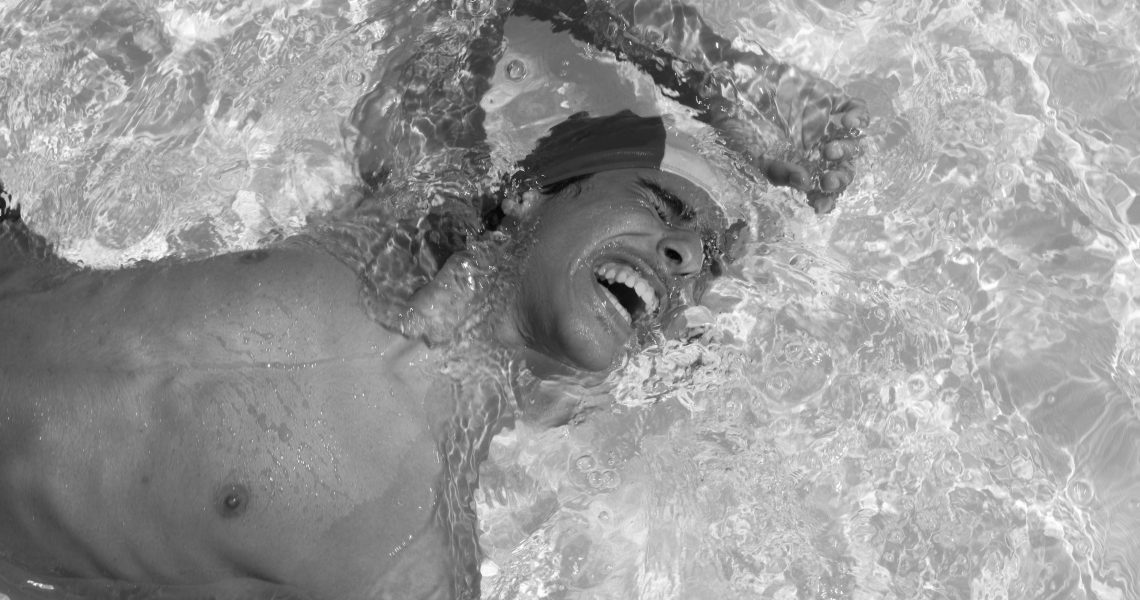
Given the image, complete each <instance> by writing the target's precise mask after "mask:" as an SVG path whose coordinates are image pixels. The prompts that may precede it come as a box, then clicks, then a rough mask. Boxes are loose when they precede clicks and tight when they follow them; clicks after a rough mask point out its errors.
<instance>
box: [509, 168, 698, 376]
mask: <svg viewBox="0 0 1140 600" xmlns="http://www.w3.org/2000/svg"><path fill="white" fill-rule="evenodd" d="M685 187H686V186H685V184H684V182H683V180H680V179H679V178H677V177H676V176H673V175H669V174H666V173H662V172H660V171H657V170H655V169H624V170H616V171H607V172H603V173H599V174H596V175H594V176H592V177H590V178H588V179H586V180H585V181H583V182H581V183H580V184H579V185H571V186H569V187H568V188H567V189H565V190H563V191H562V192H560V193H558V194H557V195H555V196H552V197H550V198H548V199H546V200H545V201H543V202H542V203H541V204H540V205H539V206H536V207H535V208H534V209H533V210H532V211H530V212H529V213H528V215H527V217H526V218H525V221H526V223H527V224H529V225H530V226H531V227H533V230H532V235H533V238H532V240H531V244H530V245H529V252H528V253H526V255H525V256H524V257H523V258H522V263H521V267H522V269H521V272H520V277H521V279H520V282H519V295H518V298H517V304H516V305H515V314H514V317H515V325H516V327H517V329H518V331H519V333H520V335H521V336H522V339H523V342H524V343H525V344H526V345H527V346H528V347H529V348H531V349H532V350H535V351H538V352H540V353H542V354H544V355H546V356H548V357H550V358H553V359H556V360H558V361H560V362H563V363H567V364H570V365H573V366H575V367H578V368H580V369H585V370H590V371H600V370H604V369H607V368H609V367H611V366H612V365H613V364H614V363H615V361H616V360H617V359H618V357H619V356H620V354H621V352H622V350H623V348H624V347H625V345H626V343H627V342H628V341H629V339H630V337H631V336H632V335H633V332H634V328H635V327H636V326H637V325H639V324H641V323H644V322H651V321H652V320H655V319H657V318H658V316H659V315H660V314H661V313H662V312H664V311H665V310H666V309H668V308H670V307H669V306H668V304H669V303H670V298H676V297H677V291H678V290H679V289H680V288H682V287H684V286H686V285H690V284H691V283H692V282H693V280H694V279H695V277H696V276H697V275H698V274H699V273H700V271H701V268H702V266H703V264H704V258H705V257H704V249H703V244H702V240H701V236H700V234H699V233H698V231H697V223H696V222H694V221H693V220H692V218H691V214H690V213H691V211H690V210H689V209H688V207H687V205H686V204H685V197H684V196H682V195H681V194H682V193H684V192H683V189H684V188H685Z"/></svg>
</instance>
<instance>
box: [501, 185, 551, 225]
mask: <svg viewBox="0 0 1140 600" xmlns="http://www.w3.org/2000/svg"><path fill="white" fill-rule="evenodd" d="M544 198H545V196H544V195H543V193H542V192H540V191H538V190H527V191H525V192H523V193H521V194H519V195H517V196H514V197H511V198H506V199H504V200H503V205H502V207H503V214H505V215H507V216H508V217H511V218H513V219H517V220H522V219H525V218H526V217H527V215H529V214H531V213H532V212H534V208H535V207H536V206H538V205H539V204H540V203H541V202H542V201H543V199H544Z"/></svg>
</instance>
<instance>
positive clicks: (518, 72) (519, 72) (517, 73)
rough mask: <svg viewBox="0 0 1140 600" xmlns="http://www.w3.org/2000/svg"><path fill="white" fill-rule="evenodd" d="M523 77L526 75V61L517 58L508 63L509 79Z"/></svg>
mask: <svg viewBox="0 0 1140 600" xmlns="http://www.w3.org/2000/svg"><path fill="white" fill-rule="evenodd" d="M523 77H526V63H524V62H523V61H521V60H519V59H517V58H516V59H514V60H512V61H511V62H509V63H507V79H510V80H511V81H519V80H520V79H522V78H523Z"/></svg>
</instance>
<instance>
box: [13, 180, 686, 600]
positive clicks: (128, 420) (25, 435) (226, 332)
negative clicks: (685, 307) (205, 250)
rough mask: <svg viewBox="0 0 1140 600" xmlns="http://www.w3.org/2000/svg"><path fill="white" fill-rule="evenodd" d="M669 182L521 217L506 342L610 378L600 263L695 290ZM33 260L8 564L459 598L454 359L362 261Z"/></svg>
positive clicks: (317, 593)
mask: <svg viewBox="0 0 1140 600" xmlns="http://www.w3.org/2000/svg"><path fill="white" fill-rule="evenodd" d="M655 173H656V172H638V171H621V172H619V171H615V172H612V173H608V174H601V175H596V176H594V177H592V178H590V179H588V180H586V181H585V182H583V183H582V185H581V187H580V189H573V190H571V189H568V190H567V191H566V192H564V193H563V194H559V195H557V196H554V197H551V198H545V199H542V200H541V201H538V202H535V204H534V206H531V207H529V208H528V210H527V211H525V214H520V216H519V219H518V221H517V222H515V224H514V226H515V227H517V228H518V230H519V232H520V235H526V236H529V237H528V240H529V241H528V244H529V246H530V248H531V252H530V253H529V254H527V255H525V256H524V257H522V260H523V264H522V265H521V271H520V279H519V282H517V286H516V289H517V290H518V292H519V293H518V294H517V296H516V297H514V298H512V299H510V300H509V301H508V304H507V306H505V307H504V309H505V310H504V311H503V312H502V313H501V314H502V315H505V318H504V319H502V320H501V322H499V323H496V324H492V325H493V326H494V327H495V334H496V335H497V336H498V337H499V339H500V341H501V342H502V343H504V344H507V345H509V346H512V347H514V348H516V349H518V350H520V351H525V352H529V353H531V354H532V355H535V356H538V355H542V356H544V357H545V358H546V359H548V360H551V361H554V362H557V363H559V364H562V365H567V366H572V367H576V368H580V369H586V370H598V369H605V368H608V367H609V366H610V365H611V364H613V363H614V361H615V360H616V359H617V357H618V356H620V353H621V352H622V349H623V348H624V347H625V345H626V342H627V341H628V340H629V337H630V334H631V331H632V330H631V328H630V325H629V324H628V323H627V322H626V321H625V320H624V317H623V316H622V314H621V311H620V310H618V309H617V308H616V307H615V306H614V297H613V296H612V295H609V294H608V293H607V292H605V291H604V290H603V288H602V287H601V285H600V284H599V283H598V280H597V278H596V276H595V274H594V272H593V270H594V268H595V267H597V266H598V265H599V264H602V263H614V264H621V265H626V266H627V268H632V269H635V270H636V271H637V272H638V273H640V276H641V277H644V279H645V280H646V281H647V282H650V283H651V285H652V286H653V287H654V290H655V292H656V293H657V294H658V295H659V297H660V298H661V299H662V304H663V303H664V302H665V299H666V298H668V296H669V293H670V292H669V290H670V289H675V288H677V287H678V286H682V285H684V284H685V283H686V282H688V281H690V280H691V278H692V276H693V275H694V274H695V273H696V272H697V271H698V270H699V269H700V265H701V263H702V258H703V257H702V254H701V243H700V238H699V237H698V236H697V235H696V233H695V231H694V230H693V228H692V226H691V225H690V224H688V223H686V222H685V221H684V219H682V218H681V217H680V215H677V214H671V213H670V212H669V210H668V209H665V210H663V209H662V208H661V207H660V206H659V202H658V201H657V200H655V199H654V198H653V197H652V194H649V192H648V191H647V189H646V188H645V186H644V185H643V182H645V181H657V182H658V183H660V184H662V185H667V183H668V181H667V178H663V177H661V176H660V175H659V174H655ZM35 268H36V267H35V266H34V265H29V266H26V267H25V268H24V270H23V271H21V270H20V269H16V270H9V269H0V273H6V274H7V275H6V276H5V277H4V278H3V279H0V331H4V332H5V336H6V339H5V343H3V344H0V560H2V561H6V562H9V563H13V564H16V565H18V566H19V568H21V569H24V570H26V571H27V573H28V574H29V577H35V578H39V579H47V580H49V581H56V582H57V583H58V582H59V580H55V579H53V578H54V577H57V576H65V577H71V578H78V579H87V580H94V579H99V580H114V581H115V582H118V583H111V584H110V585H119V586H124V585H126V582H133V583H141V584H156V585H161V586H168V585H169V584H179V585H186V586H190V587H185V588H178V587H173V588H172V587H162V588H161V591H162V593H163V594H165V595H164V596H163V597H179V596H180V594H181V595H185V596H186V597H200V596H202V595H209V594H213V595H216V596H218V597H255V596H256V595H258V594H259V593H260V594H263V595H265V596H270V595H272V594H279V593H281V592H282V589H283V588H282V587H280V586H285V588H286V589H290V590H297V592H298V594H306V595H311V596H312V597H316V598H357V597H376V596H377V595H378V592H379V591H380V590H385V591H388V592H391V593H394V594H395V595H396V596H395V597H400V598H416V597H436V596H440V595H444V594H446V591H445V589H446V573H447V572H448V565H447V552H446V548H445V546H446V544H445V541H444V539H443V536H442V534H441V532H440V531H439V530H438V528H437V527H436V526H435V524H434V521H433V519H432V510H433V503H434V502H435V498H436V486H437V485H439V483H440V473H441V466H440V463H439V460H438V458H437V450H436V448H437V439H436V438H437V435H436V434H437V429H438V427H439V426H440V424H441V423H442V421H443V420H444V419H446V418H447V417H448V416H449V415H450V414H451V412H452V406H451V398H450V396H449V394H447V393H445V392H444V391H443V390H444V389H447V386H446V385H442V386H440V387H435V386H436V385H437V384H438V383H439V382H438V381H437V380H435V379H433V376H432V373H437V372H438V371H439V365H438V363H437V361H438V360H439V355H438V354H437V351H435V350H432V349H429V348H427V347H425V346H424V345H423V344H422V343H420V342H417V341H414V340H409V339H406V338H404V337H401V336H399V335H397V334H395V333H393V332H391V331H388V330H386V329H384V328H382V327H380V326H379V325H377V324H375V323H374V322H373V321H371V320H370V319H369V317H368V316H367V314H366V312H365V309H364V305H363V303H362V301H361V298H360V292H359V285H358V281H357V277H356V275H355V274H354V273H353V272H352V271H351V270H350V269H349V268H347V267H346V266H344V265H343V264H342V263H340V262H339V261H338V260H336V259H334V258H332V257H331V256H328V255H326V254H325V253H323V252H322V251H319V250H315V249H312V248H310V247H304V246H298V245H285V246H280V247H275V248H271V249H267V250H264V251H259V252H256V253H244V254H235V255H226V256H220V257H215V258H211V259H208V260H203V261H198V262H191V263H164V264H157V265H145V266H139V267H134V268H130V269H124V270H120V271H112V272H100V271H79V272H76V273H74V274H71V275H70V276H68V277H67V278H65V279H64V280H63V281H62V282H59V283H57V284H53V285H51V286H41V287H36V286H28V285H27V282H28V281H30V280H34V279H35V274H34V273H32V274H29V272H28V270H34V269H35ZM14 282H21V283H20V284H19V285H17V284H15V283H14ZM444 383H446V382H444ZM73 583H78V582H77V580H73ZM93 585H94V584H93ZM81 588H82V586H81V585H80V589H81ZM158 590H159V588H156V589H155V591H156V592H157V591H158ZM144 596H145V594H144Z"/></svg>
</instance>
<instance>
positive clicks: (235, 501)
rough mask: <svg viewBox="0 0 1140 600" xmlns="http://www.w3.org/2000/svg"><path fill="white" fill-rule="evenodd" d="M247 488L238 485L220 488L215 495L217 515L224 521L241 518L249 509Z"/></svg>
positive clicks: (233, 484)
mask: <svg viewBox="0 0 1140 600" xmlns="http://www.w3.org/2000/svg"><path fill="white" fill-rule="evenodd" d="M249 500H250V494H249V488H247V487H245V486H244V485H242V484H240V483H231V484H227V485H224V486H222V488H221V489H220V490H218V493H217V495H216V504H215V506H216V507H217V510H218V514H219V515H221V516H222V518H224V519H232V518H234V517H238V516H241V514H242V513H244V512H245V511H246V509H247V508H249Z"/></svg>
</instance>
